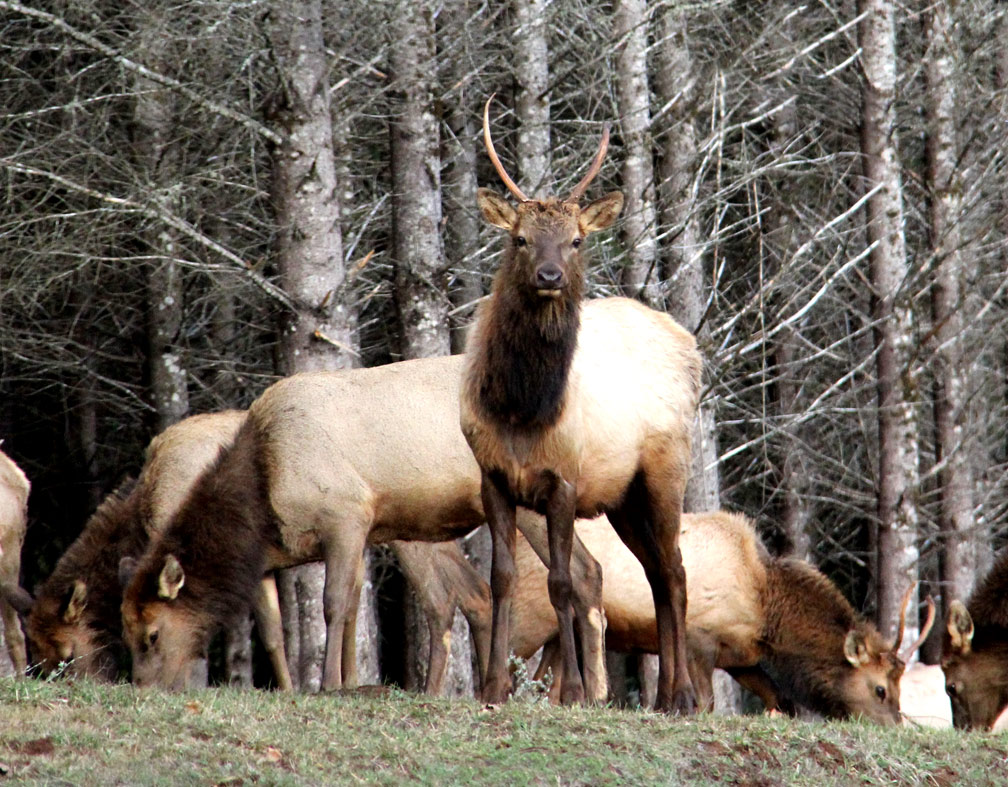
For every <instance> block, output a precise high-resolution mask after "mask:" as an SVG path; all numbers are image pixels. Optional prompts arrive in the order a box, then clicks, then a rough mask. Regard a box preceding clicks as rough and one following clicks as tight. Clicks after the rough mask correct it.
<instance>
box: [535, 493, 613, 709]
mask: <svg viewBox="0 0 1008 787" xmlns="http://www.w3.org/2000/svg"><path fill="white" fill-rule="evenodd" d="M518 529H519V530H521V532H522V535H523V536H525V540H526V541H528V543H529V546H531V547H532V549H533V551H534V552H535V553H536V554H537V555H538V556H539V559H540V560H542V562H543V565H545V566H546V567H547V568H548V567H549V565H550V557H549V541H548V538H547V536H546V528H545V523H544V522H543V519H542V517H541V516H539V515H538V514H535V513H533V512H532V511H519V512H518ZM570 574H571V582H572V583H573V585H572V587H573V595H572V597H571V602H572V604H573V605H574V616H575V618H576V620H577V623H578V630H579V633H580V635H581V663H582V669H583V670H584V691H585V695H586V697H587V698H588V699H589V700H590V701H592V702H600V703H601V702H605V701H606V700H607V699H608V697H609V675H608V672H607V670H606V665H605V612H604V610H603V607H602V567H601V566H600V565H599V562H598V561H597V560H596V559H595V558H594V557H592V554H591V553H590V552H589V551H588V548H587V547H586V546H585V545H584V543H583V542H582V541H581V539H580V538H578V535H577V531H576V530H575V532H574V541H573V545H572V548H571V561H570ZM519 581H520V580H519ZM556 647H557V648H558V650H557V654H558V655H559V643H557V644H556ZM558 665H559V660H558V661H557V666H555V667H554V669H553V687H554V688H553V689H552V690H551V691H550V696H551V697H556V696H559V688H560V685H561V683H562V680H561V675H560V670H559V668H558Z"/></svg>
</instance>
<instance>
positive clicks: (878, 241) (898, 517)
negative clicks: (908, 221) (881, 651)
mask: <svg viewBox="0 0 1008 787" xmlns="http://www.w3.org/2000/svg"><path fill="white" fill-rule="evenodd" d="M858 13H859V15H860V14H864V19H863V20H862V21H861V22H860V23H859V24H858V44H859V46H860V47H861V68H862V72H863V75H862V84H861V101H862V109H861V111H862V118H861V156H862V168H863V172H864V178H865V186H866V188H868V189H875V190H876V191H875V193H874V194H873V195H872V196H871V197H869V199H868V200H867V202H866V212H867V227H866V233H867V240H868V243H869V245H870V246H871V251H870V253H869V256H868V267H869V280H870V282H871V286H872V292H873V298H872V318H873V322H874V328H875V330H874V335H875V348H876V366H875V368H876V375H877V390H878V441H879V449H878V462H879V468H878V541H877V544H878V575H877V577H876V583H877V585H876V587H877V594H878V605H877V615H878V623H879V628H880V629H881V630H882V631H884V632H888V633H890V634H892V633H894V632H895V628H896V621H897V619H898V617H899V611H900V610H899V604H900V600H901V597H902V595H903V592H904V590H905V589H906V587H907V585H908V584H909V583H911V582H914V581H916V579H917V561H918V558H919V552H918V547H917V531H918V516H917V506H916V502H917V493H918V484H919V479H918V465H917V462H918V429H919V426H918V413H917V406H918V402H917V401H916V398H917V396H918V387H917V386H918V384H917V380H916V375H915V373H914V369H913V367H912V358H911V355H912V349H913V348H912V345H913V341H914V324H913V313H912V311H911V304H910V302H909V293H908V291H907V286H906V285H907V281H906V280H907V275H908V273H909V270H908V265H907V254H906V240H905V227H904V219H903V189H902V183H901V178H900V164H899V159H898V155H897V152H898V151H897V147H896V108H895V102H896V51H895V43H896V37H895V19H894V15H895V4H894V3H893V2H892V1H891V0H858ZM913 602H914V603H915V602H916V595H915V596H914V598H913ZM912 622H913V621H908V625H907V627H906V633H905V635H904V641H905V642H908V641H912V640H914V639H916V637H917V631H918V627H917V626H916V625H910V623H912Z"/></svg>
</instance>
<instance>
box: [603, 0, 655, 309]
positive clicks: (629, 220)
mask: <svg viewBox="0 0 1008 787" xmlns="http://www.w3.org/2000/svg"><path fill="white" fill-rule="evenodd" d="M613 37H614V39H615V44H616V98H617V104H618V105H619V113H620V118H619V123H620V131H621V137H622V141H623V149H624V157H623V169H622V178H623V184H622V185H623V197H624V203H623V219H622V224H621V235H622V237H623V243H624V246H625V247H626V250H627V260H626V263H625V264H624V266H623V270H622V271H621V284H622V287H623V291H624V292H625V293H626V294H627V295H629V296H630V297H632V298H639V299H640V300H642V301H644V302H645V303H647V304H648V305H649V306H651V307H653V308H661V307H662V306H663V305H664V303H663V301H664V299H663V298H662V286H661V281H660V278H661V276H660V274H661V271H660V269H659V265H658V238H657V233H656V217H655V182H654V168H653V166H652V163H651V160H652V157H653V151H652V141H651V110H650V91H649V86H648V76H647V75H648V70H647V49H648V40H647V39H648V9H647V3H646V2H645V0H617V2H616V4H615V6H614V8H613Z"/></svg>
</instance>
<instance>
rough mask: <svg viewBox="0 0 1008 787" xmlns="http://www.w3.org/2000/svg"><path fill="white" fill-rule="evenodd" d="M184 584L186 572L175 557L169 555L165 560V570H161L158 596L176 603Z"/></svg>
mask: <svg viewBox="0 0 1008 787" xmlns="http://www.w3.org/2000/svg"><path fill="white" fill-rule="evenodd" d="M184 584H185V572H184V571H183V570H182V566H181V565H180V564H179V562H178V559H177V558H176V557H175V555H168V557H166V558H165V564H164V568H162V569H161V576H159V577H158V596H160V597H161V598H164V599H167V600H168V601H174V600H175V599H176V598H178V594H179V591H180V590H181V589H182V586H183V585H184Z"/></svg>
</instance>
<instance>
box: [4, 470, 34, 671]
mask: <svg viewBox="0 0 1008 787" xmlns="http://www.w3.org/2000/svg"><path fill="white" fill-rule="evenodd" d="M30 490H31V484H30V483H28V479H27V477H26V476H25V474H24V473H23V472H22V471H21V468H20V467H18V466H17V465H16V464H15V463H14V461H13V460H12V459H11V458H10V457H9V456H7V454H5V453H4V452H3V451H0V614H2V615H3V623H4V639H5V640H6V642H7V652H8V653H9V654H10V659H11V663H12V664H13V665H14V672H15V673H16V674H18V675H23V674H24V672H25V669H26V668H27V666H28V658H27V655H26V653H25V640H24V634H23V633H22V631H21V621H20V620H18V611H19V610H20V609H23V602H22V601H21V598H22V595H21V592H20V586H19V584H18V582H19V580H20V574H21V544H22V543H23V542H24V537H25V529H26V528H27V526H28V493H29V491H30Z"/></svg>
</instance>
